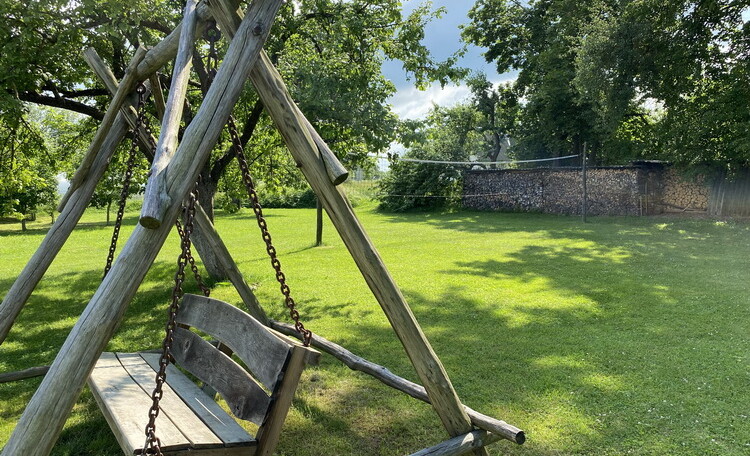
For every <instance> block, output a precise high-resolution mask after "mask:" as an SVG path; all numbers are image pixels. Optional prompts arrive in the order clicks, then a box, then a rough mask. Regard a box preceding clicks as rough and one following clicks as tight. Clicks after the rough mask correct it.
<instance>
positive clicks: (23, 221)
mask: <svg viewBox="0 0 750 456" xmlns="http://www.w3.org/2000/svg"><path fill="white" fill-rule="evenodd" d="M21 231H26V216H24V217H23V218H22V219H21Z"/></svg>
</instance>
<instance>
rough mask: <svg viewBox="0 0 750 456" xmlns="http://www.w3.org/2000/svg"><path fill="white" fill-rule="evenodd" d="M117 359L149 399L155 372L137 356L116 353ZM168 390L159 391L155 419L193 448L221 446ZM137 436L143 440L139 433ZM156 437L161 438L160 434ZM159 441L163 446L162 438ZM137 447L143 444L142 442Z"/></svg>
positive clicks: (210, 431) (203, 424)
mask: <svg viewBox="0 0 750 456" xmlns="http://www.w3.org/2000/svg"><path fill="white" fill-rule="evenodd" d="M117 358H118V359H119V360H120V364H122V366H123V367H124V368H125V370H126V371H127V373H128V374H129V375H130V377H131V378H132V379H133V381H135V383H137V384H138V386H140V387H141V389H143V390H144V392H146V394H148V395H150V394H151V392H152V391H153V389H154V386H155V377H156V372H155V371H154V369H152V368H151V366H149V365H148V363H146V361H145V360H144V359H143V358H142V357H141V356H140V354H138V353H117ZM181 376H182V375H181ZM168 386H169V387H167V388H163V389H162V391H163V392H164V395H163V396H162V398H161V401H160V402H159V408H160V409H161V412H160V413H159V415H160V416H162V415H163V416H166V417H167V418H168V419H169V421H171V422H172V423H173V424H174V426H175V427H176V428H177V429H179V430H180V432H181V433H182V435H184V436H185V437H186V438H187V439H188V440H189V441H190V446H191V447H193V448H203V447H215V446H221V445H223V444H224V442H223V441H222V440H221V439H220V438H219V437H218V436H217V435H216V434H215V433H214V432H213V431H212V430H211V429H210V428H209V427H208V426H207V425H206V423H204V422H203V421H202V420H201V419H200V418H199V417H198V416H197V415H195V414H194V413H193V411H192V410H191V409H190V407H188V405H187V404H185V402H184V401H183V400H182V398H181V393H180V392H177V391H175V390H174V388H173V387H172V386H171V385H168ZM212 402H213V401H212ZM141 413H143V412H141ZM160 425H161V422H159V423H157V429H158V428H159V427H160ZM140 433H141V436H143V429H141V431H140ZM159 434H161V430H160V431H159ZM159 438H160V439H161V440H162V442H164V439H163V438H161V437H159ZM140 443H141V444H143V442H140Z"/></svg>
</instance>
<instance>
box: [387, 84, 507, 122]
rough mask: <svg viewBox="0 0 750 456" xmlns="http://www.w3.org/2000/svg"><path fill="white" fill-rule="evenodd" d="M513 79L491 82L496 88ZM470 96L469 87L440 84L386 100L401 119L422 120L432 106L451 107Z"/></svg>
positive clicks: (405, 92)
mask: <svg viewBox="0 0 750 456" xmlns="http://www.w3.org/2000/svg"><path fill="white" fill-rule="evenodd" d="M514 79H515V75H514V76H513V77H509V78H504V79H499V80H497V81H492V82H493V84H494V85H495V86H497V85H498V84H501V83H505V82H508V81H512V80H514ZM470 95H471V92H470V90H469V87H468V86H466V85H464V84H462V85H452V84H451V85H446V86H445V87H440V84H438V83H434V84H432V85H431V86H430V87H428V88H427V89H426V90H419V89H416V88H414V87H407V88H403V89H400V90H399V91H398V92H396V94H395V95H393V96H392V97H391V98H390V99H389V100H388V103H389V104H390V105H391V107H392V109H393V112H395V113H396V114H398V116H399V117H400V118H402V119H422V118H424V117H425V116H426V115H427V113H428V112H429V111H430V109H431V108H432V106H433V105H435V104H436V105H439V106H453V105H455V104H457V103H459V102H461V101H464V100H466V99H468V98H469V96H470Z"/></svg>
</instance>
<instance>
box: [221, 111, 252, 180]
mask: <svg viewBox="0 0 750 456" xmlns="http://www.w3.org/2000/svg"><path fill="white" fill-rule="evenodd" d="M261 114H263V103H262V102H261V101H260V100H257V101H256V102H255V104H254V105H253V109H252V110H251V111H250V114H249V115H248V116H247V119H246V120H245V126H244V127H243V129H242V136H240V142H241V143H242V146H243V147H244V146H246V145H247V143H248V141H250V138H252V136H253V132H254V131H255V127H256V126H257V125H258V121H259V120H260V116H261ZM233 158H234V147H233V146H230V147H229V148H228V149H227V150H226V151H225V152H224V155H222V156H221V157H219V158H218V159H217V160H216V161H215V162H214V165H213V166H212V167H211V179H212V180H213V181H214V182H218V181H219V178H220V177H221V175H222V173H224V170H225V169H226V167H227V166H228V165H229V163H230V162H231V161H232V159H233Z"/></svg>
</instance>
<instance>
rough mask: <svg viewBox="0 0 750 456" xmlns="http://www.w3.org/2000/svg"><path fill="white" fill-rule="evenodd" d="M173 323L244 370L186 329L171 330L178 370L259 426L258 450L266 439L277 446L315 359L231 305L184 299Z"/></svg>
mask: <svg viewBox="0 0 750 456" xmlns="http://www.w3.org/2000/svg"><path fill="white" fill-rule="evenodd" d="M177 323H178V324H179V325H185V326H189V327H192V328H195V329H198V330H200V331H203V332H205V333H207V334H209V335H210V336H212V337H214V338H216V339H217V340H218V341H220V342H221V343H223V344H224V345H226V346H227V347H228V348H230V349H231V350H232V351H233V352H234V353H235V354H236V355H237V356H238V357H239V359H241V360H242V362H243V363H244V364H245V365H246V366H247V370H245V369H244V368H243V367H242V366H240V365H239V364H237V363H236V362H235V361H234V360H232V358H230V357H229V356H227V355H226V354H224V353H223V352H221V351H220V350H219V349H218V348H216V347H214V346H213V345H212V344H211V343H209V342H207V341H206V340H204V339H203V338H202V337H201V336H199V335H198V334H196V333H195V332H193V331H191V330H190V329H187V328H184V327H178V328H177V329H176V330H175V338H174V344H173V348H172V354H173V356H174V358H175V360H176V361H177V364H179V365H180V366H181V367H183V368H184V369H186V370H187V371H189V372H190V373H191V374H193V375H194V376H196V377H197V378H199V379H200V380H201V381H203V382H204V383H207V384H209V385H210V386H211V387H213V388H214V389H215V390H216V391H217V392H218V393H219V394H221V395H222V397H223V398H224V400H226V401H227V404H228V405H229V408H230V409H231V411H232V413H233V414H234V415H235V416H236V417H238V418H241V419H244V420H248V421H252V422H253V423H255V424H257V425H258V426H260V428H259V430H258V435H257V436H256V438H257V439H258V441H259V446H260V445H261V443H262V439H263V438H264V437H270V434H275V436H274V437H271V439H272V440H273V439H276V440H277V439H278V432H279V430H280V429H275V427H278V428H280V426H281V423H283V420H284V418H285V417H286V413H287V410H288V408H289V406H290V405H291V399H292V396H293V395H294V390H295V389H296V386H297V382H298V381H299V376H300V374H301V372H302V370H303V369H304V366H305V362H306V359H315V358H316V357H317V356H319V353H318V352H316V351H315V350H312V349H310V348H307V347H303V346H301V345H300V344H298V343H296V342H293V341H291V340H289V339H287V338H286V337H284V336H280V335H278V334H277V333H275V332H273V331H272V330H270V329H269V328H267V327H266V326H264V325H262V324H261V323H260V322H258V321H257V320H255V319H254V318H253V317H252V316H250V315H249V314H247V313H246V312H244V311H242V310H240V309H238V308H236V307H234V306H232V305H230V304H227V303H225V302H223V301H219V300H216V299H212V298H207V297H204V296H198V295H192V294H186V295H185V296H184V297H183V301H182V304H181V305H180V310H179V312H177ZM271 427H274V429H271ZM275 443H276V442H272V446H275Z"/></svg>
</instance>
